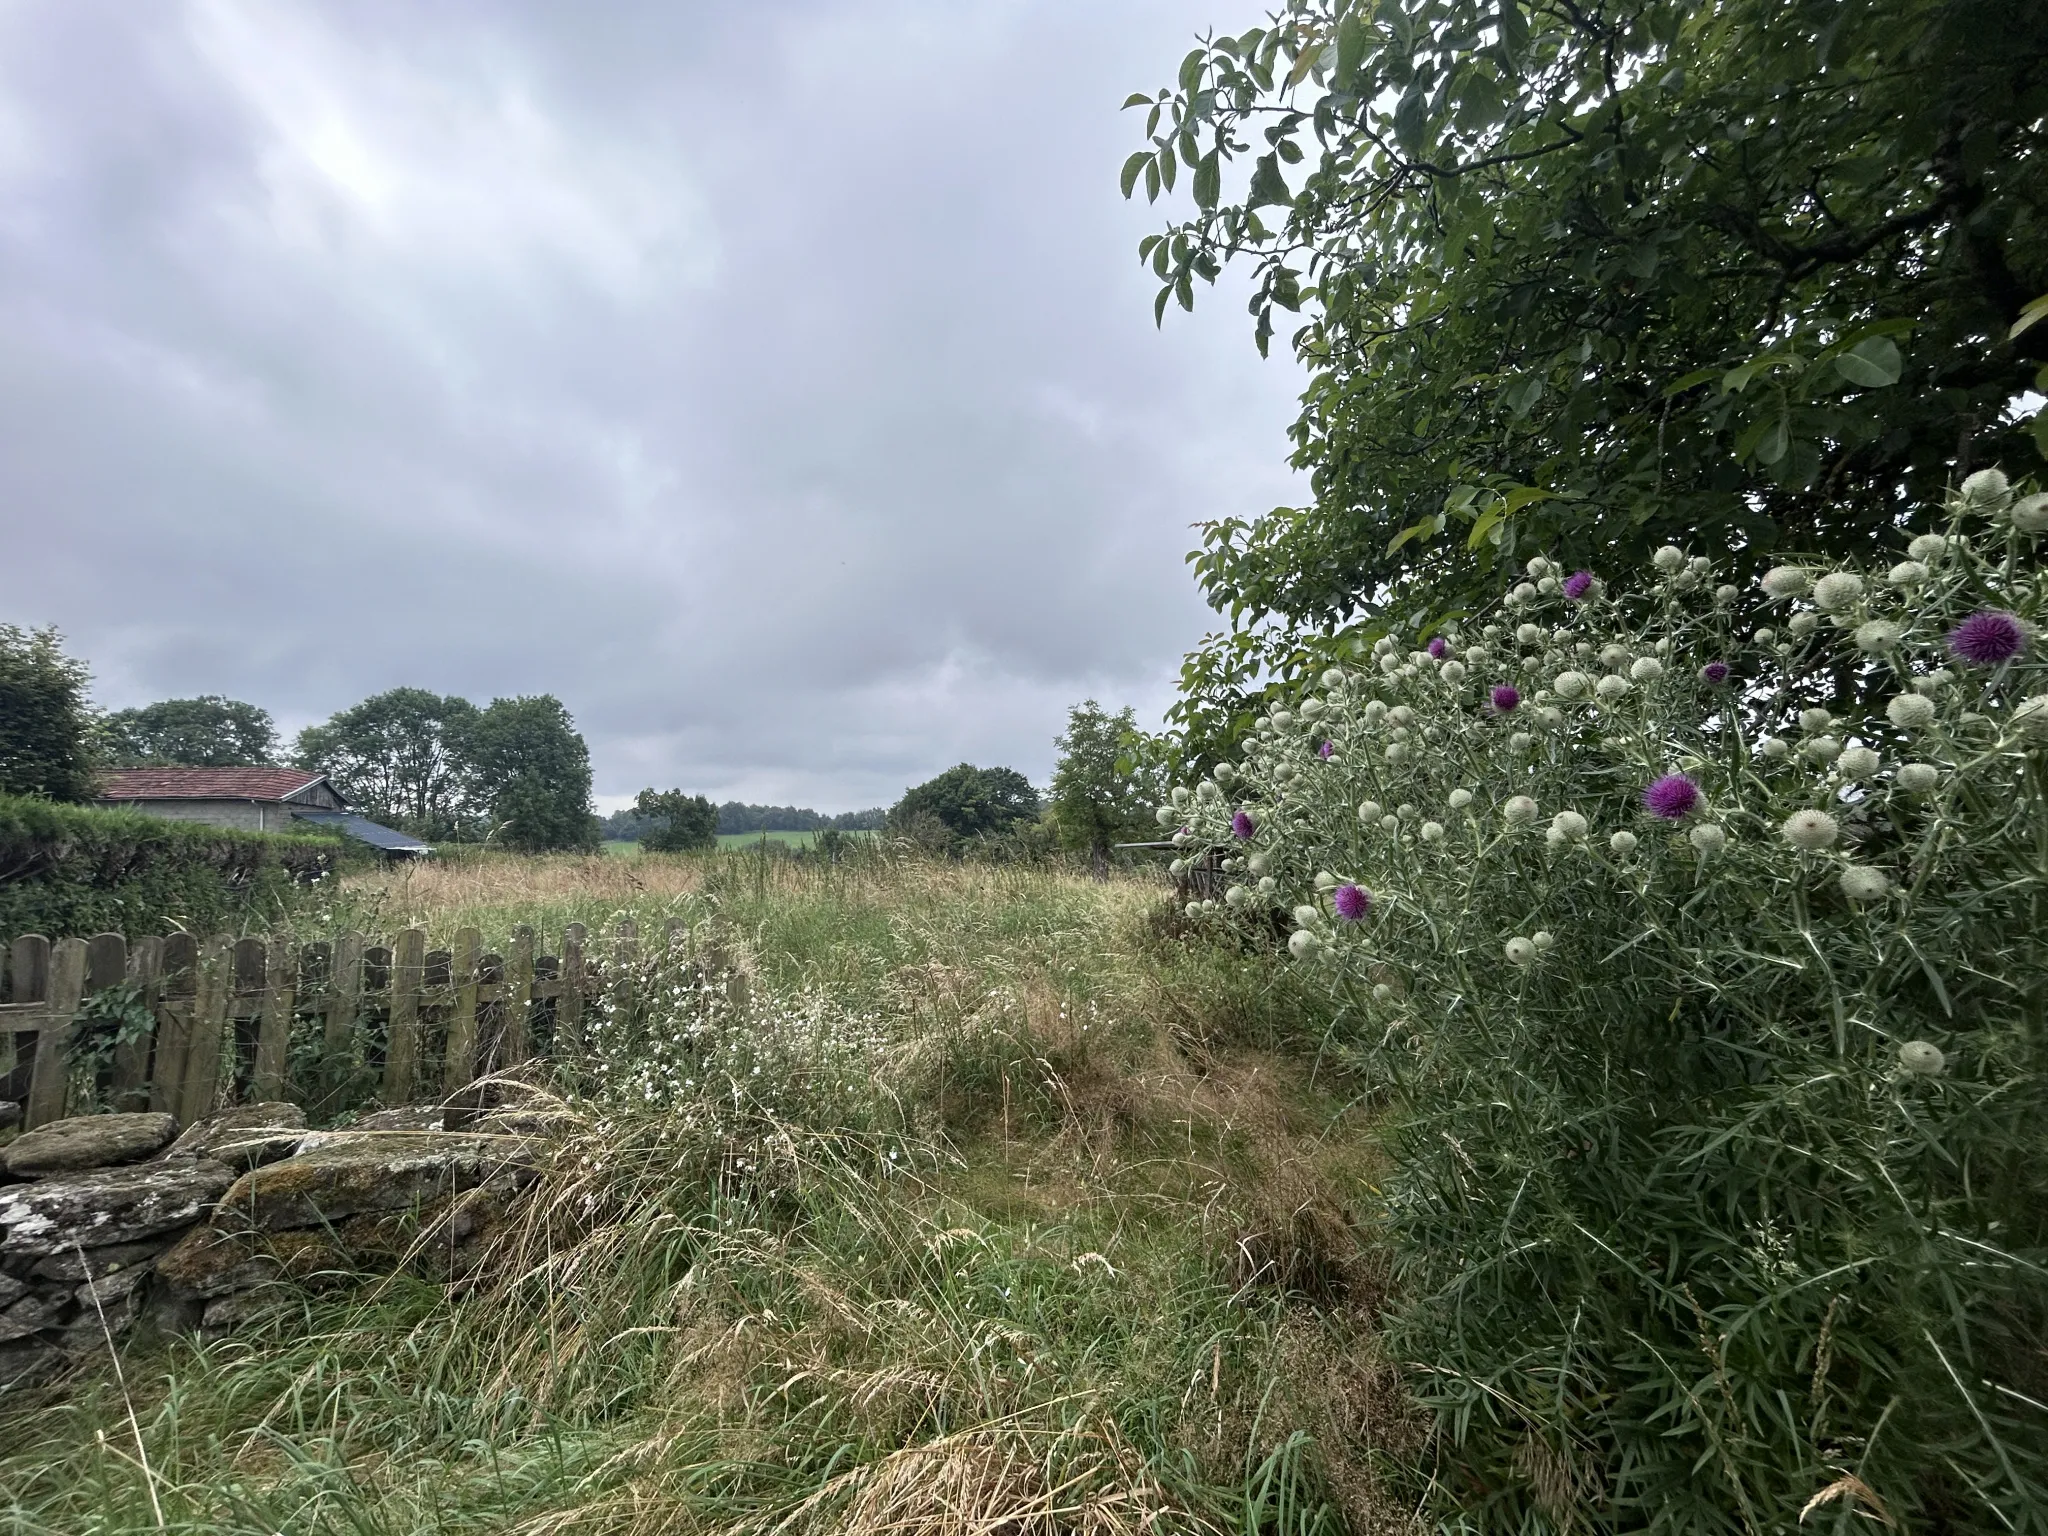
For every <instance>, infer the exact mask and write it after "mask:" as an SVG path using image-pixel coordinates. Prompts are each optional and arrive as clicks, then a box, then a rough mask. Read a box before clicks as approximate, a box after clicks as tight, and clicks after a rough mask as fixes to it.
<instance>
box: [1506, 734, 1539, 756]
mask: <svg viewBox="0 0 2048 1536" xmlns="http://www.w3.org/2000/svg"><path fill="white" fill-rule="evenodd" d="M1535 745H1536V738H1535V737H1534V736H1531V735H1530V734H1529V733H1528V732H1527V731H1516V732H1514V733H1513V734H1512V735H1510V736H1509V737H1508V750H1509V751H1510V752H1526V751H1528V750H1529V749H1530V748H1531V747H1533V746H1535Z"/></svg>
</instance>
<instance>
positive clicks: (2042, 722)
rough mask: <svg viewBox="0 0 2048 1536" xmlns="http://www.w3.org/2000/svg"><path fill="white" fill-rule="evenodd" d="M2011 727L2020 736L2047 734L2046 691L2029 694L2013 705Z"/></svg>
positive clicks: (2047, 709) (2047, 710)
mask: <svg viewBox="0 0 2048 1536" xmlns="http://www.w3.org/2000/svg"><path fill="white" fill-rule="evenodd" d="M2012 728H2013V731H2014V733H2015V734H2017V735H2021V736H2034V737H2042V736H2048V693H2036V694H2031V695H2029V696H2028V697H2026V698H2024V699H2021V700H2020V701H2019V703H2017V704H2015V705H2013V707H2012Z"/></svg>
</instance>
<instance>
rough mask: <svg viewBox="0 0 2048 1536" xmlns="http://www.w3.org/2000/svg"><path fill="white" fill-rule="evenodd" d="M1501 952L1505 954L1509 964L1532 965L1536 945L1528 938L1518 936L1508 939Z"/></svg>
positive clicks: (1534, 960)
mask: <svg viewBox="0 0 2048 1536" xmlns="http://www.w3.org/2000/svg"><path fill="white" fill-rule="evenodd" d="M1503 953H1505V954H1506V955H1507V957H1508V963H1509V964H1510V965H1534V964H1535V963H1536V946H1535V944H1534V943H1532V942H1531V941H1530V940H1528V939H1524V938H1520V937H1516V938H1512V939H1509V940H1508V941H1507V944H1506V945H1505V946H1504V947H1503Z"/></svg>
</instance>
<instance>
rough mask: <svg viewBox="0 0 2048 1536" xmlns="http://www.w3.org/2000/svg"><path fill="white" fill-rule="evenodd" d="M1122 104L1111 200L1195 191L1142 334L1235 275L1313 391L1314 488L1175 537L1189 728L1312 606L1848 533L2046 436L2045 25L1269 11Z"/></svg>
mask: <svg viewBox="0 0 2048 1536" xmlns="http://www.w3.org/2000/svg"><path fill="white" fill-rule="evenodd" d="M1128 105H1130V106H1132V107H1138V108H1143V109H1144V111H1145V114H1146V123H1145V130H1146V134H1147V137H1148V143H1147V144H1146V146H1145V147H1144V148H1143V149H1141V150H1139V151H1138V152H1137V153H1135V154H1133V155H1132V156H1131V157H1130V158H1129V160H1128V161H1127V162H1126V164H1125V166H1124V168H1123V186H1124V190H1125V192H1126V195H1129V194H1131V193H1132V192H1133V191H1134V190H1135V188H1136V187H1137V186H1138V185H1139V184H1140V183H1141V182H1142V184H1143V185H1144V187H1145V189H1146V192H1147V195H1148V196H1153V197H1157V196H1159V195H1161V194H1162V193H1170V192H1173V191H1174V190H1175V188H1176V186H1179V187H1181V188H1183V189H1184V190H1185V191H1187V192H1188V193H1189V194H1191V197H1192V201H1193V204H1194V208H1193V211H1192V213H1191V214H1190V216H1189V217H1187V218H1186V219H1184V220H1182V221H1180V222H1177V223H1174V224H1172V225H1170V226H1169V227H1168V228H1166V229H1165V230H1164V231H1162V232H1161V233H1159V234H1156V235H1152V236H1149V237H1147V238H1146V240H1145V241H1144V242H1143V244H1142V245H1141V247H1140V253H1141V257H1142V258H1143V259H1144V260H1145V261H1147V262H1149V263H1150V265H1151V267H1152V270H1153V271H1154V272H1155V273H1156V274H1157V276H1158V277H1159V279H1160V281H1161V287H1160V290H1159V295H1158V300H1157V305H1156V310H1157V312H1158V313H1160V314H1163V313H1164V310H1165V308H1166V306H1167V305H1168V304H1169V303H1172V302H1176V301H1177V302H1178V303H1179V304H1181V305H1182V306H1184V307H1189V308H1192V306H1193V303H1194V294H1195V286H1194V285H1195V281H1196V280H1197V279H1201V280H1203V281H1213V280H1214V278H1215V277H1216V276H1217V275H1218V273H1219V272H1220V271H1221V269H1222V267H1223V265H1224V264H1225V263H1227V262H1229V261H1231V260H1233V259H1237V258H1242V259H1243V260H1244V261H1246V262H1248V263H1249V264H1250V267H1251V270H1252V274H1253V299H1252V304H1251V308H1252V313H1253V316H1254V320H1255V326H1256V337H1257V341H1258V343H1259V345H1260V347H1261V348H1264V347H1265V346H1266V344H1267V341H1268V339H1269V338H1270V337H1271V335H1272V334H1273V332H1274V328H1275V324H1276V319H1277V318H1279V312H1282V311H1285V312H1297V311H1298V312H1299V313H1300V314H1301V316H1302V323H1301V324H1300V326H1299V328H1298V329H1297V330H1295V331H1294V333H1293V345H1294V348H1295V351H1296V353H1297V355H1298V356H1299V357H1300V358H1301V360H1302V361H1303V362H1304V363H1305V364H1306V365H1307V367H1308V369H1309V372H1310V380H1309V385H1308V389H1307V391H1306V393H1305V395H1304V396H1303V402H1302V411H1301V414H1300V417H1299V419H1298V420H1297V422H1296V424H1295V426H1294V428H1293V432H1292V435H1293V440H1294V462H1295V463H1296V465H1297V466H1299V467H1300V468H1302V469H1304V470H1306V471H1308V473H1309V476H1310V484H1311V486H1312V487H1313V491H1314V496H1315V500H1314V503H1313V504H1312V505H1310V506H1307V507H1303V508H1295V509H1289V508H1281V509H1276V510H1275V511H1273V512H1271V513H1269V514H1266V515H1264V516H1259V517H1252V518H1228V519H1224V520H1222V521H1219V522H1216V523H1212V524H1209V525H1207V526H1206V527H1205V528H1204V530H1203V542H1202V548H1201V549H1200V550H1199V551H1198V552H1197V553H1196V554H1195V555H1194V556H1192V557H1191V558H1192V560H1193V563H1194V565H1195V568H1196V572H1197V575H1198V577H1199V579H1200V581H1201V583H1202V585H1203V587H1204V590H1205V591H1206V593H1207V595H1208V597H1209V600H1210V602H1211V603H1212V604H1213V605H1214V606H1215V607H1216V608H1217V609H1218V610H1219V611H1220V612H1222V613H1224V614H1226V615H1227V616H1228V618H1229V620H1230V632H1229V633H1228V634H1226V635H1221V636H1215V637H1212V638H1211V640H1210V642H1209V643H1208V644H1207V645H1206V646H1205V648H1204V650H1203V651H1201V652H1200V653H1198V654H1197V655H1196V656H1194V657H1191V658H1190V661H1189V665H1188V668H1187V671H1186V673H1185V675H1184V678H1183V683H1184V698H1183V701H1182V703H1181V705H1180V707H1179V710H1178V712H1177V716H1176V718H1177V720H1178V721H1179V723H1181V724H1182V725H1183V726H1185V727H1189V728H1191V729H1193V730H1195V732H1196V733H1197V734H1201V733H1202V732H1203V731H1207V732H1208V733H1210V734H1211V735H1212V736H1213V735H1215V734H1217V733H1219V732H1230V731H1233V730H1234V729H1238V728H1241V727H1242V724H1243V723H1244V721H1245V719H1246V718H1247V716H1246V715H1245V713H1244V711H1243V696H1244V690H1245V689H1246V688H1247V686H1248V685H1250V684H1251V683H1252V682H1254V681H1255V680H1256V678H1257V677H1258V676H1260V675H1261V674H1262V673H1263V672H1268V671H1270V670H1271V669H1273V668H1276V667H1277V668H1280V669H1286V668H1287V667H1289V666H1291V665H1299V664H1301V663H1303V662H1306V661H1308V660H1310V659H1311V658H1310V657H1308V656H1305V655H1302V654H1300V653H1299V652H1298V651H1296V650H1295V649H1294V646H1295V643H1296V642H1295V641H1294V640H1293V639H1292V638H1291V633H1292V632H1296V631H1298V630H1299V628H1300V627H1303V626H1312V627H1316V628H1321V629H1326V630H1327V629H1330V628H1337V627H1342V626H1345V625H1356V626H1358V628H1359V630H1360V631H1361V633H1360V636H1359V637H1360V638H1365V637H1367V636H1368V635H1370V634H1372V633H1377V632H1378V631H1379V630H1381V629H1384V628H1385V627H1386V625H1387V624H1388V623H1389V621H1390V620H1391V619H1393V618H1397V617H1411V618H1412V617H1416V616H1418V615H1423V616H1427V615H1441V614H1443V613H1445V612H1446V611H1452V610H1457V609H1460V608H1468V609H1469V608H1470V607H1472V606H1473V605H1475V604H1477V603H1479V602H1481V601H1483V600H1485V599H1487V598H1488V597H1490V596H1494V595H1497V594H1498V591H1499V588H1500V584H1501V570H1502V568H1503V566H1504V565H1506V564H1507V563H1509V562H1512V561H1514V560H1516V559H1518V558H1520V557H1522V556H1525V555H1526V554H1528V553H1529V552H1531V551H1533V550H1537V549H1541V550H1543V551H1545V552H1546V553H1551V554H1555V555H1558V556H1560V557H1562V558H1563V559H1565V560H1567V561H1569V562H1570V563H1571V564H1573V565H1581V564H1583V565H1586V566H1590V567H1593V568H1595V569H1618V568H1620V567H1622V566H1625V565H1629V564H1632V563H1633V562H1635V561H1637V560H1639V559H1640V558H1642V557H1643V556H1644V555H1645V554H1646V553H1647V552H1648V551H1649V550H1650V549H1652V548H1654V547H1655V546H1657V545H1659V544H1662V543H1664V542H1666V541H1678V542H1686V541H1690V542H1692V543H1693V544H1695V545H1711V546H1712V547H1713V548H1714V549H1715V550H1716V551H1717V553H1726V554H1729V555H1732V556H1733V559H1734V561H1735V563H1736V565H1737V567H1738V569H1740V568H1744V567H1747V568H1754V567H1755V566H1756V565H1757V564H1758V563H1761V562H1765V561H1768V560H1770V559H1771V558H1772V555H1773V552H1774V551H1777V550H1780V549H1783V548H1788V547H1789V548H1794V549H1846V548H1854V547H1859V546H1862V545H1865V544H1867V543H1868V541H1869V540H1870V539H1871V537H1872V536H1873V535H1874V534H1875V533H1876V532H1877V531H1879V530H1881V529H1885V528H1888V527H1890V526H1892V525H1894V524H1896V523H1898V522H1899V521H1901V520H1902V519H1903V518H1904V517H1905V516H1906V515H1907V509H1908V508H1910V507H1914V506H1926V505H1933V504H1936V503H1938V502H1939V500H1940V496H1939V494H1938V493H1939V491H1940V489H1941V487H1942V485H1943V483H1944V482H1946V481H1949V480H1952V479H1954V478H1956V477H1958V476H1959V475H1960V474H1961V473H1962V472H1964V471H1966V470H1968V469H1970V468H1972V467H1977V466H1981V465H1984V464H1987V463H1992V462H1997V463H2001V464H2003V465H2004V466H2005V467H2006V468H2007V470H2008V471H2009V472H2012V473H2018V472H2021V471H2023V470H2025V469H2027V468H2029V467H2031V465H2032V464H2033V463H2034V462H2035V459H2034V451H2035V447H2036V445H2039V446H2040V447H2041V448H2042V449H2043V450H2044V451H2048V420H2044V418H2043V417H2040V416H2036V417H2035V418H2034V419H2033V420H2032V422H2031V423H2029V422H2027V421H2025V420H2024V419H2023V418H2022V417H2021V416H2020V415H2019V413H2018V412H2016V410H2015V408H2014V404H2013V402H2014V401H2015V398H2016V397H2017V396H2019V395H2020V393H2021V392H2022V391H2024V390H2025V389H2027V388H2028V387H2029V386H2035V387H2039V386H2040V385H2042V384H2043V383H2044V380H2043V378H2042V375H2041V372H2040V370H2041V368H2042V364H2043V363H2044V361H2048V323H2043V324H2030V323H2029V321H2030V319H2033V318H2039V317H2040V316H2041V315H2042V314H2043V311H2044V310H2048V304H2042V303H2039V302H2037V301H2038V300H2039V299H2040V297H2041V296H2042V295H2043V294H2044V292H2048V153H2044V150H2048V24H2044V22H2043V19H2042V12H2041V8H2040V7H2039V6H2032V5H2015V4H2012V3H2010V0H1865V3H1862V4H1857V5H1843V4H1839V3H1837V0H1714V3H1708V4H1698V3H1694V0H1615V3H1611V4H1607V3H1602V4H1594V5H1570V4H1567V5H1550V4H1530V3H1526V0H1385V3H1383V4H1380V5H1378V6H1370V5H1366V4H1362V3H1357V0H1286V3H1285V5H1284V7H1283V8H1282V9H1281V10H1280V11H1278V12H1277V13H1276V14H1275V16H1274V17H1273V18H1272V22H1271V24H1270V25H1268V26H1263V27H1255V28H1253V29H1251V30H1250V31H1247V32H1245V33H1242V34H1240V35H1239V36H1236V37H1212V38H1210V39H1208V40H1207V41H1205V42H1204V43H1203V44H1202V45H1201V46H1200V47H1197V48H1196V49H1195V50H1194V51H1193V52H1191V53H1189V54H1188V55H1187V56H1186V58H1185V59H1184V60H1183V61H1182V64H1181V68H1180V71H1179V76H1178V80H1177V82H1176V84H1175V85H1174V86H1172V87H1170V88H1168V89H1164V90H1161V91H1160V92H1158V93H1157V95H1156V96H1146V95H1139V96H1134V97H1133V98H1131V101H1130V103H1128ZM1226 189H1227V190H1226ZM2030 435H2031V437H2032V438H2033V442H2032V443H2029V442H2028V441H2027V439H2028V437H2029V436H2030Z"/></svg>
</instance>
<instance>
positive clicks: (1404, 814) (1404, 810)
mask: <svg viewBox="0 0 2048 1536" xmlns="http://www.w3.org/2000/svg"><path fill="white" fill-rule="evenodd" d="M1394 814H1395V815H1396V816H1398V817H1400V818H1401V819H1402V820H1403V821H1413V820H1414V819H1415V807H1414V806H1412V805H1409V804H1407V803H1405V802H1404V803H1402V804H1400V805H1397V806H1395V807H1394Z"/></svg>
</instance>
